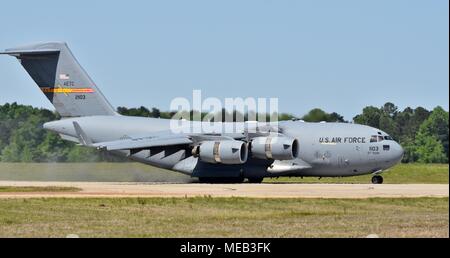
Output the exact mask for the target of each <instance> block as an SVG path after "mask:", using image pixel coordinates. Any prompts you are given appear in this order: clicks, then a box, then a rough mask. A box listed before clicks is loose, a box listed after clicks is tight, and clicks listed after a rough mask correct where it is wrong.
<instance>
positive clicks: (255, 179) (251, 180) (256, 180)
mask: <svg viewBox="0 0 450 258" xmlns="http://www.w3.org/2000/svg"><path fill="white" fill-rule="evenodd" d="M263 180H264V177H250V178H248V182H249V183H252V184H261V182H262V181H263Z"/></svg>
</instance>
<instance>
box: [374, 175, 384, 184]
mask: <svg viewBox="0 0 450 258" xmlns="http://www.w3.org/2000/svg"><path fill="white" fill-rule="evenodd" d="M382 183H383V177H382V176H379V175H376V176H373V177H372V184H382Z"/></svg>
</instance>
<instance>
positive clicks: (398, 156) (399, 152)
mask: <svg viewBox="0 0 450 258" xmlns="http://www.w3.org/2000/svg"><path fill="white" fill-rule="evenodd" d="M404 153H405V151H404V150H403V147H402V146H401V145H400V144H399V143H397V142H396V143H395V148H394V152H393V155H394V159H395V161H396V162H400V161H401V160H402V159H403V154H404Z"/></svg>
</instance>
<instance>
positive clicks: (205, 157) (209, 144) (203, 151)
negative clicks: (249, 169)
mask: <svg viewBox="0 0 450 258" xmlns="http://www.w3.org/2000/svg"><path fill="white" fill-rule="evenodd" d="M192 154H193V155H194V156H196V157H199V158H200V160H201V161H204V162H208V163H214V164H215V163H221V164H243V163H245V162H246V161H247V156H248V148H247V144H246V143H245V142H243V141H235V140H224V141H205V142H203V143H201V144H200V145H199V146H196V147H195V148H194V149H193V150H192Z"/></svg>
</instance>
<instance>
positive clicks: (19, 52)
mask: <svg viewBox="0 0 450 258" xmlns="http://www.w3.org/2000/svg"><path fill="white" fill-rule="evenodd" d="M0 54H9V55H11V56H15V57H17V59H19V60H20V63H21V64H22V66H23V67H24V68H25V70H26V71H27V72H28V74H29V75H30V76H31V78H33V80H34V81H35V82H36V84H37V85H38V86H39V88H40V89H41V91H42V92H43V93H44V94H45V96H47V98H48V99H49V100H50V102H51V103H52V104H53V106H54V107H55V109H56V111H57V112H58V113H59V114H60V115H61V116H62V117H78V116H92V115H117V113H116V112H115V111H114V109H113V107H112V106H111V104H109V102H108V101H107V100H106V99H105V97H104V96H103V94H102V93H101V92H100V90H99V89H98V88H97V86H96V85H95V83H94V82H93V81H92V79H91V78H90V77H89V75H88V74H87V73H86V71H84V70H83V68H82V67H81V66H80V64H79V63H78V61H77V60H76V59H75V57H74V56H73V54H72V52H71V51H70V49H69V47H68V46H67V44H66V43H64V42H48V43H41V44H34V45H28V46H24V47H18V48H11V49H7V50H6V51H5V52H0Z"/></svg>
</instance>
